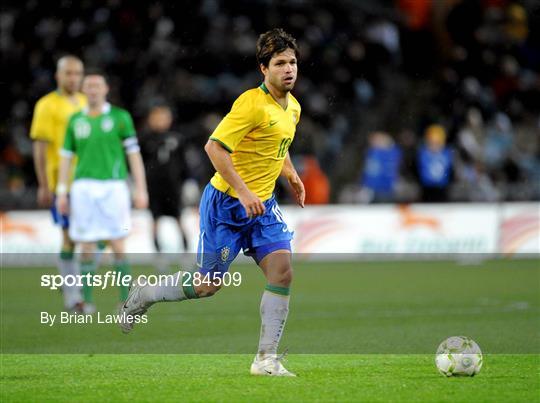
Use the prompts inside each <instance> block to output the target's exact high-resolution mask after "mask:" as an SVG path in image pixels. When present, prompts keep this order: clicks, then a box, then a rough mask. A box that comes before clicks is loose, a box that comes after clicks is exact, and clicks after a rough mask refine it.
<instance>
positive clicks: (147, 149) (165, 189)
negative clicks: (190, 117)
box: [139, 105, 189, 270]
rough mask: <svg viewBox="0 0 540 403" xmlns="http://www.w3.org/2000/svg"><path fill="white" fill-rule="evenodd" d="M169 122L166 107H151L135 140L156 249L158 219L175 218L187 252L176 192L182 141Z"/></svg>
mask: <svg viewBox="0 0 540 403" xmlns="http://www.w3.org/2000/svg"><path fill="white" fill-rule="evenodd" d="M172 121H173V117H172V112H171V110H170V108H169V107H168V106H165V105H160V106H155V107H153V108H152V109H151V110H150V113H149V114H148V126H147V128H146V130H144V131H143V133H142V134H141V135H140V139H139V144H140V147H141V155H142V157H143V161H144V167H145V170H146V182H147V184H148V196H149V207H150V211H151V213H152V218H153V222H152V237H153V239H154V245H155V247H156V251H157V252H160V251H161V250H162V248H161V244H160V240H159V239H158V221H159V219H160V218H161V217H164V216H169V217H173V218H174V219H175V220H176V222H177V223H178V229H179V231H180V235H181V238H182V244H183V245H182V246H183V250H184V251H185V252H187V251H188V249H189V245H188V241H187V234H186V231H185V230H184V228H183V226H182V217H181V211H182V204H181V201H182V199H181V195H180V191H181V188H182V182H183V180H184V179H185V177H186V166H185V160H186V158H185V154H184V146H185V144H184V143H185V142H184V139H183V137H182V135H180V133H177V132H174V131H171V126H172ZM158 269H160V270H161V269H162V268H161V267H158Z"/></svg>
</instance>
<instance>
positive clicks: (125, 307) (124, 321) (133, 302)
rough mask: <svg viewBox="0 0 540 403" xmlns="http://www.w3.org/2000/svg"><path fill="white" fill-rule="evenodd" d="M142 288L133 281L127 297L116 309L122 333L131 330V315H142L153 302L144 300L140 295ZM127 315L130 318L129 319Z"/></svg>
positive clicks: (132, 320) (132, 321)
mask: <svg viewBox="0 0 540 403" xmlns="http://www.w3.org/2000/svg"><path fill="white" fill-rule="evenodd" d="M142 288H143V287H141V286H140V285H138V284H136V283H133V284H132V285H131V287H130V288H129V294H128V297H127V299H126V300H125V301H124V303H123V304H120V309H118V314H119V315H120V321H119V324H120V328H121V329H122V332H124V333H129V332H131V330H133V323H134V318H133V317H134V316H135V315H143V314H144V313H146V311H147V310H148V308H150V307H151V306H152V304H153V303H152V302H147V301H144V299H143V298H142V296H141V290H142ZM128 316H129V318H131V320H129V318H128Z"/></svg>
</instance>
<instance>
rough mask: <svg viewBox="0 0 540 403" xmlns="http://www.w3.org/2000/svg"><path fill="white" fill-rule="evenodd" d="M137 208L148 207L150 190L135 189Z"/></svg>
mask: <svg viewBox="0 0 540 403" xmlns="http://www.w3.org/2000/svg"><path fill="white" fill-rule="evenodd" d="M133 204H134V205H135V208H138V209H145V208H147V207H148V192H147V191H146V190H135V194H134V195H133Z"/></svg>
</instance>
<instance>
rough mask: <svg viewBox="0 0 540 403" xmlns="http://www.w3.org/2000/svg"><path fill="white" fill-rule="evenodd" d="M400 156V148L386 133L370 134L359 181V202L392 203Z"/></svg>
mask: <svg viewBox="0 0 540 403" xmlns="http://www.w3.org/2000/svg"><path fill="white" fill-rule="evenodd" d="M401 154H402V153H401V150H400V148H399V147H398V146H397V145H396V144H395V143H394V140H393V139H392V137H390V135H389V134H388V133H384V132H374V133H372V134H370V136H369V148H368V150H367V152H366V159H365V162H364V169H363V173H362V179H361V190H360V200H361V201H363V202H368V203H369V202H374V203H390V202H393V201H394V199H395V189H396V184H397V180H398V177H399V166H400V162H401V156H402V155H401Z"/></svg>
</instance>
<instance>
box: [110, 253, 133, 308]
mask: <svg viewBox="0 0 540 403" xmlns="http://www.w3.org/2000/svg"><path fill="white" fill-rule="evenodd" d="M114 266H115V269H116V271H117V272H118V273H120V278H124V277H125V276H127V275H130V274H131V267H130V266H129V263H128V262H127V261H125V260H119V261H117V262H116V263H115V264H114ZM128 294H129V286H123V285H121V286H120V293H119V295H118V297H119V298H120V302H124V301H125V300H126V299H127V297H128Z"/></svg>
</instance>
